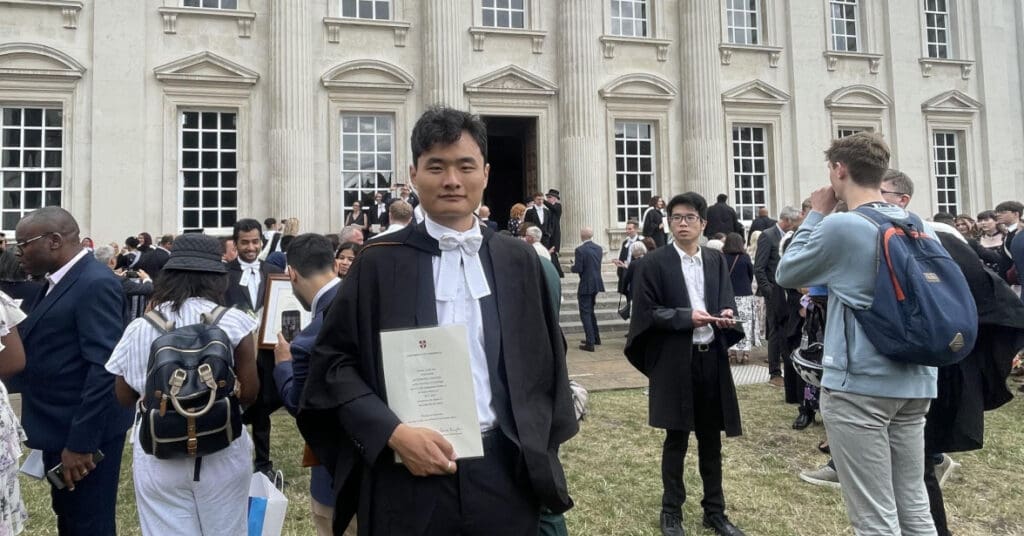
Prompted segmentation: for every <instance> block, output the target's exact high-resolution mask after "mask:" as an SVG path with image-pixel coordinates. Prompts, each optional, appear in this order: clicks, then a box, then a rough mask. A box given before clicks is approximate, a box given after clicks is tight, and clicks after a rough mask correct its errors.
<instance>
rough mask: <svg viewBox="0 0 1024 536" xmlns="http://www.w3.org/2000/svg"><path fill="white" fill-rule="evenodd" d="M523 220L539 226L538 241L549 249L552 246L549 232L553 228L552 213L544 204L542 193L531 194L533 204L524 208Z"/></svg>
mask: <svg viewBox="0 0 1024 536" xmlns="http://www.w3.org/2000/svg"><path fill="white" fill-rule="evenodd" d="M523 221H524V222H530V223H532V224H534V225H536V226H537V227H540V231H541V233H543V238H542V239H541V241H540V243H541V244H544V247H546V248H548V249H549V250H550V249H551V247H552V246H551V233H552V232H553V230H554V215H553V214H552V213H551V209H549V208H548V207H546V206H544V194H542V193H540V192H537V193H535V194H533V204H531V205H530V206H529V207H527V208H526V214H525V215H523Z"/></svg>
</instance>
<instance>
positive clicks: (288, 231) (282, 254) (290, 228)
mask: <svg viewBox="0 0 1024 536" xmlns="http://www.w3.org/2000/svg"><path fill="white" fill-rule="evenodd" d="M281 225H282V231H281V249H280V251H274V252H271V253H270V255H267V263H268V264H272V265H274V266H276V267H278V268H280V269H281V271H284V269H285V267H286V266H287V263H288V261H287V252H288V246H289V245H291V243H292V240H294V239H295V237H296V236H298V235H299V219H298V218H286V219H285V220H283V221H282V222H281Z"/></svg>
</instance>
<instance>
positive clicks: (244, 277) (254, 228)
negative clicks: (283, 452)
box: [224, 218, 282, 482]
mask: <svg viewBox="0 0 1024 536" xmlns="http://www.w3.org/2000/svg"><path fill="white" fill-rule="evenodd" d="M231 239H232V240H234V241H235V245H236V247H237V248H238V258H237V259H235V260H234V261H232V262H229V263H227V265H226V267H227V272H228V287H227V290H226V291H225V293H224V304H225V305H228V306H231V307H237V308H239V309H241V310H243V311H246V312H249V313H252V314H253V315H254V317H255V318H260V312H261V311H262V309H263V301H264V293H265V292H266V286H267V279H268V277H269V276H270V274H279V273H281V272H282V270H281V269H280V268H278V267H276V266H273V265H271V264H268V263H266V262H262V261H260V259H259V254H260V251H261V250H262V249H263V228H262V226H261V225H260V222H258V221H256V220H254V219H249V218H243V219H240V220H238V221H237V222H235V226H234V229H233V232H232V235H231ZM256 369H257V373H258V375H259V381H260V385H261V386H262V388H261V389H260V391H259V396H257V397H256V401H255V402H254V403H253V404H252V405H251V406H249V407H248V408H247V409H246V410H245V413H244V414H243V415H242V419H243V422H245V423H246V424H251V425H252V441H253V447H254V449H255V451H256V457H255V460H254V462H253V467H254V470H255V471H257V472H261V473H264V474H266V475H267V477H268V478H269V479H270V481H271V482H273V481H275V476H277V475H276V473H275V472H274V463H273V461H271V459H270V414H271V413H273V412H274V411H276V410H277V409H278V408H280V407H281V398H280V397H279V396H278V395H277V389H276V388H274V352H273V350H258V351H257V352H256Z"/></svg>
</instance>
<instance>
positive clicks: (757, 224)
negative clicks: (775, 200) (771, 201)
mask: <svg viewBox="0 0 1024 536" xmlns="http://www.w3.org/2000/svg"><path fill="white" fill-rule="evenodd" d="M772 225H775V220H773V219H772V217H771V216H769V215H768V209H767V208H765V207H760V208H758V209H757V217H756V218H754V221H752V222H750V234H749V235H748V236H747V245H750V244H754V243H756V242H757V239H755V238H754V233H759V232H763V231H765V230H767V229H771V227H772ZM758 236H760V235H758ZM750 258H754V257H753V256H751V257H750Z"/></svg>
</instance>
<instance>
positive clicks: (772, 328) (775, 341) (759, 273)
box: [754, 207, 801, 387]
mask: <svg viewBox="0 0 1024 536" xmlns="http://www.w3.org/2000/svg"><path fill="white" fill-rule="evenodd" d="M800 221H801V216H800V211H799V210H797V209H795V208H793V207H786V208H784V209H782V212H781V213H780V214H779V222H778V224H776V225H774V226H773V227H769V228H768V229H767V230H765V231H764V232H762V233H761V237H760V238H758V239H757V255H756V257H755V258H754V279H755V280H756V281H757V293H758V295H760V296H763V297H764V300H765V312H766V317H767V318H766V320H765V326H766V328H767V329H766V331H767V333H766V335H767V337H768V374H769V376H770V379H769V380H768V381H769V382H770V383H771V384H772V385H774V386H776V387H782V386H783V385H784V380H783V379H782V359H783V352H784V351H785V346H786V344H785V337H786V333H785V329H784V328H785V325H786V320H787V319H788V317H789V307H788V306H787V303H788V298H787V295H786V289H784V288H782V287H780V286H778V285H777V284H776V283H775V269H776V268H778V267H779V259H781V258H782V252H781V251H780V250H779V248H780V245H781V244H782V238H783V237H784V236H785V235H786V233H788V232H790V231H792V230H793V229H796V228H797V227H799V226H800Z"/></svg>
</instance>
